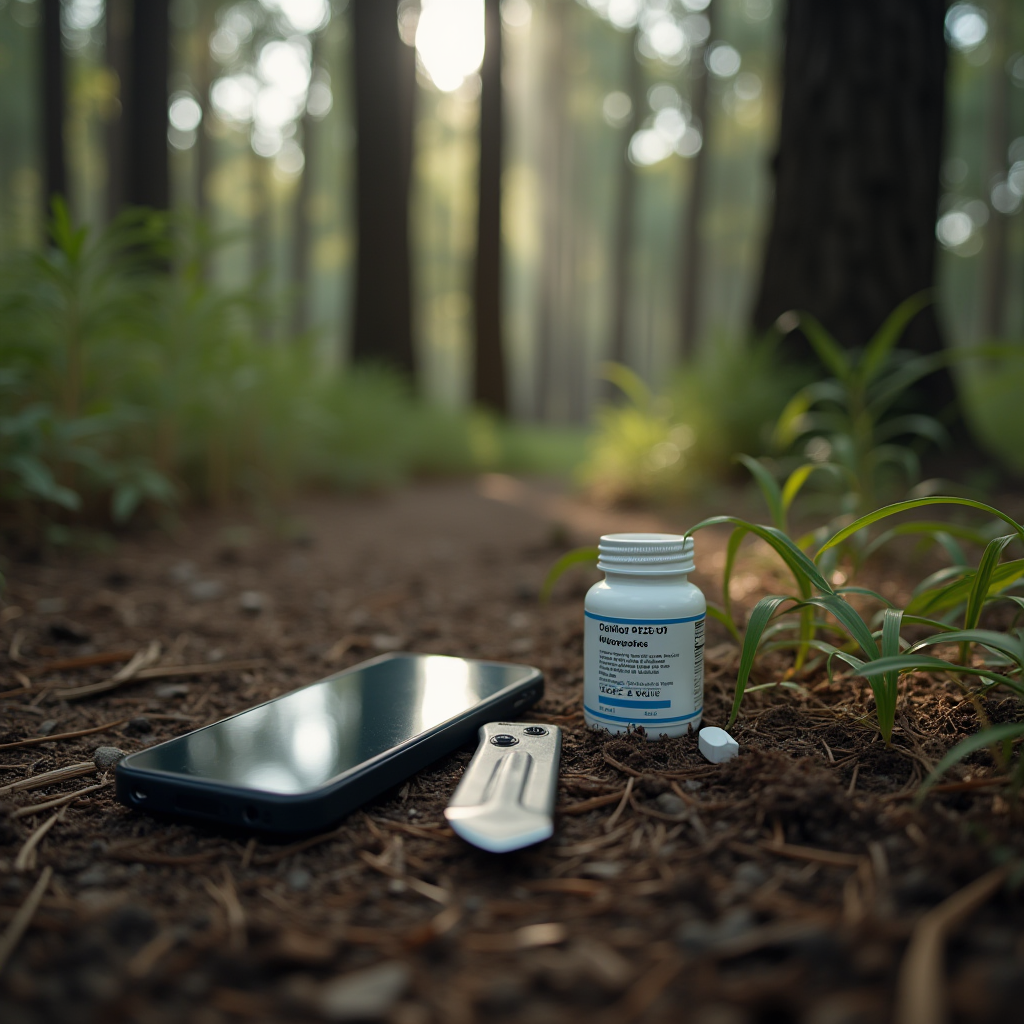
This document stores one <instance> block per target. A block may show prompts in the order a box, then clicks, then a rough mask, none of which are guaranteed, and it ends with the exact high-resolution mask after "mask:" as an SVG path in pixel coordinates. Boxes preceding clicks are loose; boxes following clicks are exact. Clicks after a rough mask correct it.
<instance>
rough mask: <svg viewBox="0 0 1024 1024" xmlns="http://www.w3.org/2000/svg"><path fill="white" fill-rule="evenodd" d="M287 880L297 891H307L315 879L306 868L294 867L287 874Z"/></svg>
mask: <svg viewBox="0 0 1024 1024" xmlns="http://www.w3.org/2000/svg"><path fill="white" fill-rule="evenodd" d="M285 881H286V882H287V883H288V885H289V887H290V888H292V889H294V890H295V891H296V892H305V891H306V890H307V889H308V888H309V886H310V883H311V882H312V881H313V876H312V875H311V874H310V872H309V871H308V870H307V869H306V868H292V869H291V871H289V872H288V874H287V875H286V876H285Z"/></svg>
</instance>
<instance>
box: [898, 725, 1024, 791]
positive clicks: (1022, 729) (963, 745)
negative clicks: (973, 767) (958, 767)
mask: <svg viewBox="0 0 1024 1024" xmlns="http://www.w3.org/2000/svg"><path fill="white" fill-rule="evenodd" d="M1020 736H1024V722H1003V723H1002V724H1001V725H993V726H991V727H990V728H988V729H982V730H981V731H980V732H976V733H975V734H974V735H973V736H968V737H967V739H965V740H961V741H960V742H959V743H958V744H957V745H956V746H955V747H953V749H952V750H950V751H949V752H948V753H947V754H946V755H945V757H943V758H942V760H941V761H939V763H938V764H937V765H936V766H935V767H934V769H932V771H931V773H930V774H929V775H928V778H926V779H925V780H924V782H922V783H921V788H920V789H919V790H918V791H917V797H916V801H917V802H918V803H920V802H921V800H923V799H924V796H925V794H926V793H927V792H928V790H929V789H931V788H932V786H934V785H935V783H936V782H938V781H939V779H941V778H942V776H943V775H945V774H946V772H948V771H949V769H950V768H952V767H953V765H955V764H956V763H957V762H958V761H962V760H963V759H964V758H965V757H967V756H968V755H969V754H973V753H974V752H975V751H976V750H982V749H984V748H985V747H994V746H995V745H996V744H997V743H1003V742H1005V741H1006V740H1011V741H1012V740H1015V739H1017V738H1018V737H1020Z"/></svg>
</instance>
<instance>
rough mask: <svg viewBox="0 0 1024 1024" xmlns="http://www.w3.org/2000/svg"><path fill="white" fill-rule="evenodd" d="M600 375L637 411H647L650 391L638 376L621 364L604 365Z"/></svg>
mask: <svg viewBox="0 0 1024 1024" xmlns="http://www.w3.org/2000/svg"><path fill="white" fill-rule="evenodd" d="M601 375H602V376H603V377H604V379H605V380H608V381H611V383H612V384H614V385H615V386H616V387H617V388H618V389H619V390H620V391H621V392H622V393H623V394H624V395H625V396H626V397H627V398H628V399H629V400H630V401H631V402H632V403H633V405H635V406H636V407H637V408H638V409H649V408H650V405H651V389H650V388H649V387H648V386H647V385H646V384H645V383H644V381H643V380H642V379H641V378H640V376H639V375H638V374H636V373H634V372H633V371H632V370H631V369H630V368H629V367H628V366H623V365H622V364H621V363H605V364H604V365H603V366H602V367H601Z"/></svg>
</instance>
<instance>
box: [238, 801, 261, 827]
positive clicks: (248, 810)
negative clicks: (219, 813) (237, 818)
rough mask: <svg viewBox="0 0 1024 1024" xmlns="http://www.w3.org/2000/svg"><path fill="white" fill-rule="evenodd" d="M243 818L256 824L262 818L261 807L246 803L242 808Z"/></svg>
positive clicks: (249, 822)
mask: <svg viewBox="0 0 1024 1024" xmlns="http://www.w3.org/2000/svg"><path fill="white" fill-rule="evenodd" d="M242 820H243V821H245V822H247V823H248V824H250V825H255V824H256V822H257V821H259V820H260V809H259V808H258V807H253V805H252V804H246V805H245V807H243V808H242Z"/></svg>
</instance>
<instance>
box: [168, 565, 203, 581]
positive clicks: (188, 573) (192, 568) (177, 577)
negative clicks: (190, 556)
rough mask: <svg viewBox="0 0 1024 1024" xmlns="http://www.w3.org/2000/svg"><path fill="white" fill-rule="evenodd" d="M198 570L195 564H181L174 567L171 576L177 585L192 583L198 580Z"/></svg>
mask: <svg viewBox="0 0 1024 1024" xmlns="http://www.w3.org/2000/svg"><path fill="white" fill-rule="evenodd" d="M196 575H197V570H196V563H195V562H179V563H178V564H177V565H175V566H172V568H171V572H170V576H171V580H172V581H173V582H175V583H191V582H192V580H194V579H195V578H196Z"/></svg>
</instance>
